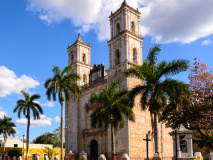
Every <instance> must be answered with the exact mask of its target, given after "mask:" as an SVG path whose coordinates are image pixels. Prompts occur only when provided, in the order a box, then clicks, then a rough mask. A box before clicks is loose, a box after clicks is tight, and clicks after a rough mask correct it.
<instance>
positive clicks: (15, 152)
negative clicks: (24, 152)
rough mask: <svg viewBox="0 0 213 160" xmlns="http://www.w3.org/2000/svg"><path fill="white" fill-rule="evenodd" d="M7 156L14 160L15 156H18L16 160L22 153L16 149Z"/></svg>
mask: <svg viewBox="0 0 213 160" xmlns="http://www.w3.org/2000/svg"><path fill="white" fill-rule="evenodd" d="M7 154H8V156H10V158H11V159H12V158H13V157H14V156H16V158H17V157H18V156H20V152H19V151H18V150H16V149H14V150H9V151H8V152H7Z"/></svg>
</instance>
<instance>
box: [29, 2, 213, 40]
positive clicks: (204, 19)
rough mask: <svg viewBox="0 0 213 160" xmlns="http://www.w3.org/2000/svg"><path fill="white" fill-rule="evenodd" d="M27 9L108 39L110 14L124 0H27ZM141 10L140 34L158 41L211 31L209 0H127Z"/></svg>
mask: <svg viewBox="0 0 213 160" xmlns="http://www.w3.org/2000/svg"><path fill="white" fill-rule="evenodd" d="M27 1H28V5H27V10H29V11H33V12H38V13H39V18H40V19H41V20H43V21H45V22H46V23H48V24H51V23H60V22H61V21H62V20H64V19H70V20H71V21H72V23H73V24H74V25H75V26H80V27H81V29H80V30H79V31H81V32H82V33H86V32H88V31H90V30H94V31H95V32H96V33H97V36H98V39H99V40H103V39H109V38H110V37H109V35H110V34H109V33H110V28H109V18H108V17H109V15H110V14H111V11H113V12H114V11H116V10H117V9H118V8H119V7H120V5H121V3H122V1H123V0H117V1H115V0H98V1H97V0H78V1H76V0H69V1H67V0H27ZM127 3H128V5H130V6H131V7H133V8H139V11H140V12H141V23H140V25H141V34H142V36H145V35H151V36H152V38H153V40H154V41H156V42H158V43H170V42H181V43H190V42H193V41H195V40H197V39H199V38H201V37H206V36H208V35H210V34H213V18H212V17H213V9H212V6H213V1H212V0H203V1H201V0H186V1H180V0H127Z"/></svg>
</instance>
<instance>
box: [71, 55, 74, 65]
mask: <svg viewBox="0 0 213 160" xmlns="http://www.w3.org/2000/svg"><path fill="white" fill-rule="evenodd" d="M71 63H74V55H73V54H72V55H71Z"/></svg>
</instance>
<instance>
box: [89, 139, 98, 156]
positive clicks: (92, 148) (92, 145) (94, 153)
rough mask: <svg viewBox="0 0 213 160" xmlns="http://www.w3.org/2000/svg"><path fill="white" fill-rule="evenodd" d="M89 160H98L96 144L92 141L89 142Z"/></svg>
mask: <svg viewBox="0 0 213 160" xmlns="http://www.w3.org/2000/svg"><path fill="white" fill-rule="evenodd" d="M90 160H98V142H97V141H96V140H94V139H93V140H92V141H91V142H90Z"/></svg>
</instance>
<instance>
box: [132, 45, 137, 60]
mask: <svg viewBox="0 0 213 160" xmlns="http://www.w3.org/2000/svg"><path fill="white" fill-rule="evenodd" d="M132 62H133V63H137V50H136V49H135V48H134V49H133V53H132Z"/></svg>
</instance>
